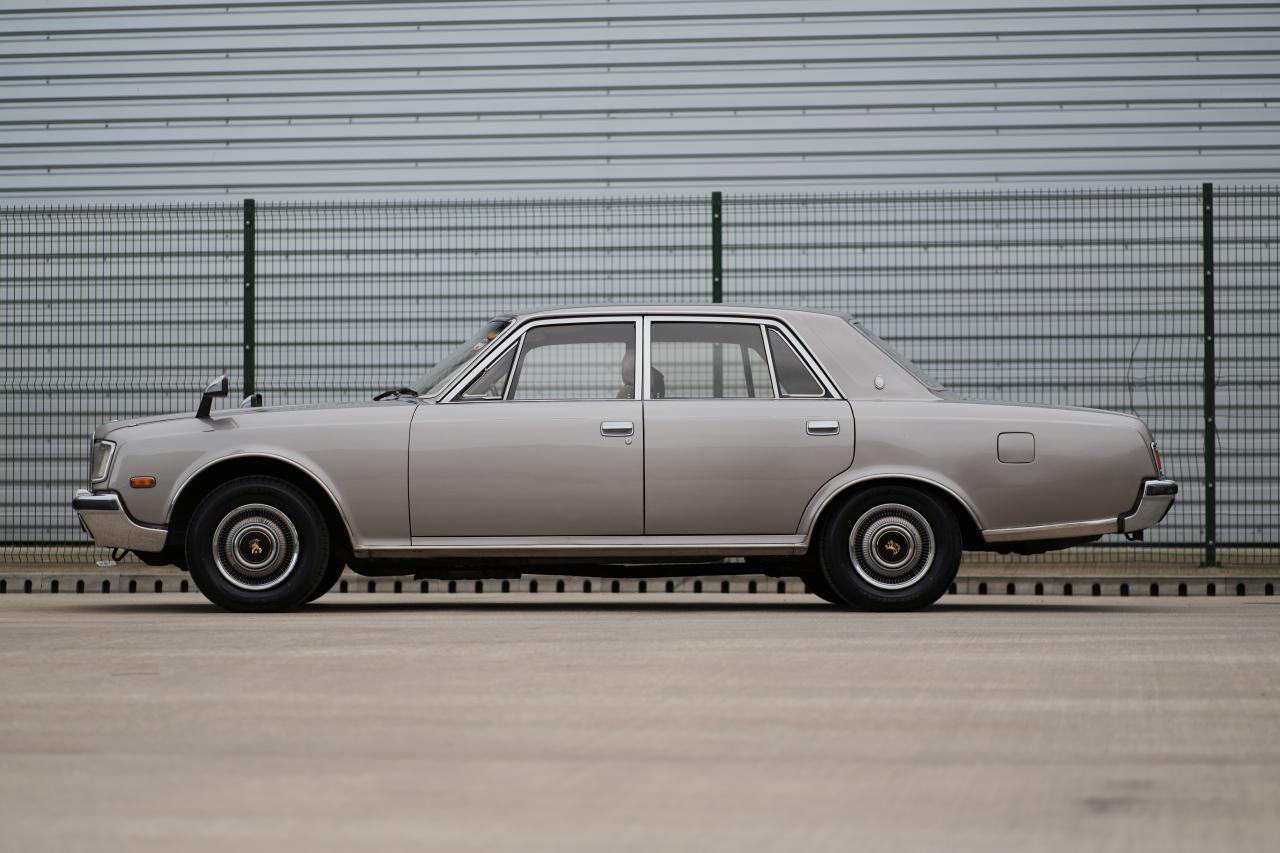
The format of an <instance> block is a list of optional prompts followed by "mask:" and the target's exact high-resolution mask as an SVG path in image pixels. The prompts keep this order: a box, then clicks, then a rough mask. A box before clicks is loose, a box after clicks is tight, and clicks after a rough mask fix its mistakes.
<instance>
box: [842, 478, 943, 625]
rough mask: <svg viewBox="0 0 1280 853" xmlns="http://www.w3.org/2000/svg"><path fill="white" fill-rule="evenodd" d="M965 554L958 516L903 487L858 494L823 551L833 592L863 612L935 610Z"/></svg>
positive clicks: (853, 498)
mask: <svg viewBox="0 0 1280 853" xmlns="http://www.w3.org/2000/svg"><path fill="white" fill-rule="evenodd" d="M961 553H962V544H961V540H960V526H959V524H957V523H956V520H955V517H954V516H953V515H952V513H951V510H950V509H948V508H947V507H946V506H944V505H942V504H941V503H939V502H938V501H937V500H935V499H934V498H932V497H930V496H929V495H927V494H924V493H923V492H919V491H916V490H915V489H910V488H905V487H901V486H880V487H876V488H872V489H868V490H867V491H865V492H861V493H859V494H857V495H854V496H853V497H852V498H850V499H849V500H848V501H846V502H845V503H844V505H843V506H841V507H840V508H839V509H837V510H836V512H835V514H834V515H832V516H831V518H830V519H829V520H828V522H827V524H826V525H825V527H824V529H823V531H822V535H821V541H820V545H819V557H820V562H821V566H822V574H823V576H824V577H825V578H826V580H827V583H828V584H830V586H831V589H832V590H833V591H834V592H835V594H836V595H837V596H838V597H839V598H840V599H841V600H842V601H844V602H845V603H846V604H848V605H850V606H853V607H857V608H859V609H863V610H919V609H921V608H923V607H928V606H929V605H930V604H933V603H934V602H935V601H937V600H938V599H939V598H941V597H942V595H943V594H944V593H945V592H946V591H947V588H948V587H949V586H950V585H951V582H952V581H953V580H955V576H956V571H957V570H958V569H959V568H960V556H961ZM855 554H857V558H856V560H855V556H854V555H855Z"/></svg>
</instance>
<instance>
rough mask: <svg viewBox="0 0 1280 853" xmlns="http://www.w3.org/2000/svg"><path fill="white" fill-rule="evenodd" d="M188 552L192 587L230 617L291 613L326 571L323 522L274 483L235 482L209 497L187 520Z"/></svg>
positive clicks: (294, 492) (291, 489) (307, 502)
mask: <svg viewBox="0 0 1280 853" xmlns="http://www.w3.org/2000/svg"><path fill="white" fill-rule="evenodd" d="M186 548H187V565H188V568H189V570H190V572H191V577H192V580H194V581H195V583H196V586H197V587H198V588H199V589H200V591H201V592H202V593H204V595H205V597H206V598H208V599H209V600H210V601H212V602H213V603H214V604H216V605H218V606H219V607H222V608H225V609H227V610H235V611H279V610H291V609H293V608H295V607H297V606H299V605H300V604H302V603H304V602H305V601H306V600H307V598H308V597H309V596H310V595H311V594H312V592H314V591H315V590H316V588H317V587H318V586H319V584H320V582H321V580H322V578H323V576H324V573H325V569H326V567H328V566H329V565H330V560H329V548H330V542H329V530H328V528H327V526H326V525H325V521H324V516H323V515H322V514H321V513H320V510H319V509H318V508H317V507H316V505H315V502H314V501H313V500H311V498H310V497H308V496H307V495H306V494H305V493H304V492H302V491H301V490H299V489H298V488H297V487H295V486H293V485H292V484H290V483H287V482H285V481H284V480H279V479H276V478H275V477H240V478H237V479H235V480H231V481H229V482H227V483H224V484H222V485H221V486H219V487H217V488H216V489H214V490H213V491H211V492H210V493H209V494H208V495H207V496H206V497H205V498H204V500H202V501H201V502H200V505H199V506H198V507H196V511H195V513H194V514H193V515H192V516H191V523H190V526H189V527H188V528H187V537H186Z"/></svg>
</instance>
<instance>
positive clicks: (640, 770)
mask: <svg viewBox="0 0 1280 853" xmlns="http://www.w3.org/2000/svg"><path fill="white" fill-rule="evenodd" d="M1278 844H1280V599H1277V598H1274V597H1272V598H1262V597H1257V598H1216V599H1213V598H1185V599H1179V598H1159V599H1149V598H1144V599H1119V598H1115V599H1105V598H1104V599H1079V598H1073V599H1064V598H1060V597H1055V598H1052V599H1044V598H1035V597H1030V596H1028V597H1025V598H1023V597H1019V598H1016V599H1010V598H991V597H984V598H978V597H967V596H949V597H948V598H946V599H945V600H944V602H943V603H942V604H940V605H938V606H937V607H935V608H934V609H932V610H930V611H928V612H925V613H918V614H909V615H880V614H876V615H872V614H848V613H840V612H837V611H834V610H831V609H829V608H826V607H825V606H822V605H820V604H817V603H815V601H814V600H813V599H811V598H809V597H806V596H790V595H771V596H745V595H743V596H733V595H729V596H717V597H715V598H714V599H709V597H708V596H694V595H664V596H662V597H661V598H657V597H655V596H653V595H648V596H639V595H619V596H607V597H605V596H585V595H581V594H578V595H572V594H566V595H559V596H557V595H546V594H539V595H532V596H531V595H516V594H509V595H506V596H502V597H500V598H499V597H497V596H483V597H481V596H468V595H455V596H448V597H446V596H439V597H436V596H420V595H415V596H411V597H410V596H404V595H402V596H394V595H380V594H378V595H361V596H358V597H357V596H339V595H331V596H328V597H327V598H326V599H322V600H321V602H320V603H319V604H318V605H317V606H314V607H312V608H309V609H307V610H306V611H304V612H300V613H296V614H290V615H286V616H265V617H257V616H248V617H246V616H232V615H228V614H224V613H220V612H218V611H215V610H213V609H211V608H210V607H208V606H207V605H205V604H204V603H203V601H202V600H201V599H200V598H198V597H197V596H194V595H191V596H168V595H163V596H160V595H152V596H128V595H111V596H101V595H94V596H90V595H84V596H76V595H57V596H52V595H39V596H36V595H31V596H23V595H16V596H15V595H8V596H4V597H3V598H0V849H3V850H22V851H29V850H45V849H61V850H86V851H88V850H93V851H97V850H104V849H128V850H157V851H159V850H163V851H166V852H167V853H168V851H173V850H184V851H185V850H200V849H208V850H213V849H218V850H227V849H235V850H238V851H244V850H249V849H272V850H280V849H299V850H309V851H314V850H360V849H371V848H373V846H374V845H378V847H381V848H387V847H400V848H404V847H410V846H417V847H421V846H423V845H430V846H432V847H434V848H436V849H449V850H476V851H490V850H521V851H524V850H539V849H541V850H582V851H593V853H594V851H602V850H635V851H656V850H696V851H699V853H707V851H712V850H729V851H740V850H779V849H791V850H797V851H799V850H805V851H808V850H839V851H842V853H843V851H848V850H851V849H867V848H870V849H903V850H922V849H934V850H943V849H946V850H956V849H967V850H983V851H987V850H1043V849H1061V850H1117V851H1120V850H1126V851H1127V850H1135V849H1143V850H1160V851H1168V850H1195V851H1204V850H1226V849H1252V850H1264V849H1265V850H1274V849H1276V847H1277V845H1278Z"/></svg>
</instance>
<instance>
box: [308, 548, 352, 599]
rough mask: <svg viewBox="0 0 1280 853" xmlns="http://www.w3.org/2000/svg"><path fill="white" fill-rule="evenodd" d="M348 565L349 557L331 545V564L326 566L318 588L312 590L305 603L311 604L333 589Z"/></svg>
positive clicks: (317, 585)
mask: <svg viewBox="0 0 1280 853" xmlns="http://www.w3.org/2000/svg"><path fill="white" fill-rule="evenodd" d="M346 567H347V558H346V555H344V554H343V553H342V552H340V551H339V550H338V549H336V548H333V547H330V549H329V565H327V566H325V569H324V574H322V575H321V576H320V583H318V584H316V588H315V589H313V590H312V591H311V594H310V595H308V596H307V599H306V601H304V602H302V603H303V604H310V603H311V602H313V601H315V600H316V599H317V598H319V597H320V596H322V595H325V594H326V593H328V592H329V590H331V589H333V588H334V586H335V585H336V584H337V583H338V578H340V577H342V570H343V569H345V568H346Z"/></svg>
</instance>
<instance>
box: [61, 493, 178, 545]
mask: <svg viewBox="0 0 1280 853" xmlns="http://www.w3.org/2000/svg"><path fill="white" fill-rule="evenodd" d="M71 508H72V509H73V510H75V512H76V515H78V516H80V525H81V526H82V527H84V529H85V530H87V531H89V535H90V536H92V537H93V541H94V542H95V543H96V544H98V545H99V546H101V547H103V548H126V549H128V550H130V551H142V552H144V553H146V552H151V553H155V552H158V551H162V550H164V543H165V539H166V538H167V537H168V535H169V531H168V530H167V529H165V528H163V527H150V526H148V525H145V524H138V522H136V521H134V520H133V519H132V518H130V517H129V513H128V511H127V510H125V508H124V504H122V503H121V502H120V496H119V495H117V494H116V493H115V492H91V491H88V490H87V489H77V490H76V496H75V497H74V498H72V500H71Z"/></svg>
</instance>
